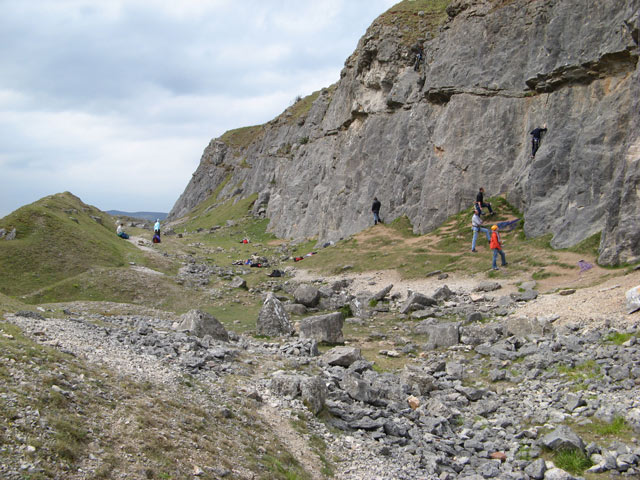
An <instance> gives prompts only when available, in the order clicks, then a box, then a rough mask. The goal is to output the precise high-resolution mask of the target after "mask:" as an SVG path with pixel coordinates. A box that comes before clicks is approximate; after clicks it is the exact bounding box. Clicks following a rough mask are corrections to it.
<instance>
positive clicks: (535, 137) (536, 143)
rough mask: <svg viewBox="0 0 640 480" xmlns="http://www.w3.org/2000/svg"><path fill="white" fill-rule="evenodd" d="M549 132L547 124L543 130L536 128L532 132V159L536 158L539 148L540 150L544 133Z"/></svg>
mask: <svg viewBox="0 0 640 480" xmlns="http://www.w3.org/2000/svg"><path fill="white" fill-rule="evenodd" d="M546 131H547V124H546V123H545V124H544V125H543V126H542V128H540V127H538V128H534V129H533V130H531V134H530V135H531V158H533V157H535V156H536V152H537V151H538V148H540V137H541V136H542V132H546Z"/></svg>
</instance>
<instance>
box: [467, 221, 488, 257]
mask: <svg viewBox="0 0 640 480" xmlns="http://www.w3.org/2000/svg"><path fill="white" fill-rule="evenodd" d="M471 229H472V230H473V240H471V251H472V252H475V251H476V240H478V232H484V234H485V235H486V236H487V242H489V243H490V242H491V234H490V233H489V229H488V228H484V227H483V226H482V219H481V218H480V215H478V212H477V211H475V212H473V217H471Z"/></svg>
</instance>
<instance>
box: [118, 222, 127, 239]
mask: <svg viewBox="0 0 640 480" xmlns="http://www.w3.org/2000/svg"><path fill="white" fill-rule="evenodd" d="M116 234H117V235H118V236H119V237H120V238H124V239H125V240H126V239H127V238H129V235H127V233H126V232H125V231H124V224H122V223H120V224H119V225H118V228H116Z"/></svg>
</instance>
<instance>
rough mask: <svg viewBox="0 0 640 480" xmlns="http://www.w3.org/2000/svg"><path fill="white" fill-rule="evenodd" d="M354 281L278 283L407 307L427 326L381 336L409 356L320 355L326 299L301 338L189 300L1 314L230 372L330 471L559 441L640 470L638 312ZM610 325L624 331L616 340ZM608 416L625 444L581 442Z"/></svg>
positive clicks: (500, 465) (350, 475)
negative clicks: (584, 319) (603, 314)
mask: <svg viewBox="0 0 640 480" xmlns="http://www.w3.org/2000/svg"><path fill="white" fill-rule="evenodd" d="M348 286H349V285H348V283H347V284H343V285H331V286H328V287H325V286H322V285H320V286H319V287H316V286H312V285H306V286H304V288H301V287H300V285H295V284H294V283H293V282H287V283H286V284H285V285H284V289H285V291H290V292H292V293H293V292H298V295H296V296H294V298H293V299H288V297H281V298H282V300H283V301H285V302H288V303H289V304H301V303H298V302H301V301H302V300H304V301H305V303H307V304H309V305H313V304H315V305H316V306H315V307H311V306H309V307H305V308H308V309H312V311H315V312H316V313H320V310H319V308H320V305H322V300H326V301H328V303H327V304H343V305H347V304H349V303H351V304H353V302H354V301H355V300H358V299H359V300H358V302H359V304H360V307H359V308H360V309H361V312H363V315H362V316H361V317H359V318H350V319H348V320H349V321H351V322H355V323H356V324H362V325H366V323H367V322H368V321H369V319H370V318H371V317H373V318H375V317H376V316H377V315H379V314H384V315H393V316H395V317H396V318H398V319H400V320H404V321H405V322H406V323H407V324H410V325H412V327H407V328H406V331H407V332H409V333H412V332H417V334H418V335H426V336H427V337H428V340H427V341H426V342H423V343H419V344H413V343H410V344H408V345H407V346H406V347H407V348H403V349H400V350H399V351H397V350H380V352H379V354H380V355H383V354H384V355H386V356H390V357H399V356H405V357H406V358H407V359H408V361H407V363H406V365H405V367H404V368H403V369H402V370H401V371H399V372H395V373H394V372H385V371H380V370H379V369H377V368H375V363H374V362H371V361H367V360H365V359H364V357H363V356H362V354H361V352H360V350H359V348H357V347H356V346H350V345H345V346H338V347H335V348H333V349H331V350H330V351H329V352H327V353H325V354H323V355H320V352H319V349H318V343H319V342H321V341H326V340H327V339H328V338H332V339H335V338H340V337H338V336H339V335H342V326H343V323H342V322H343V321H344V319H343V316H342V313H336V312H334V313H326V314H323V315H315V316H311V317H307V318H306V319H304V320H303V321H302V322H300V325H299V329H300V330H299V331H300V332H301V333H302V332H306V333H304V334H303V335H301V336H300V337H295V336H293V337H292V336H291V332H290V331H289V330H288V329H284V330H280V331H279V332H277V334H279V335H283V337H282V341H279V342H274V341H273V340H270V341H259V340H256V339H252V338H249V337H245V336H240V335H237V334H235V333H233V332H227V331H226V330H225V329H224V327H222V326H221V325H220V324H219V322H217V321H216V320H215V319H213V317H210V316H208V315H206V314H204V313H203V312H197V311H194V312H189V314H185V316H183V317H182V318H176V319H174V320H173V321H171V320H167V319H158V318H154V317H150V316H141V315H132V316H126V315H122V316H104V315H84V316H78V315H75V314H72V313H71V312H69V311H68V313H69V314H70V315H68V316H67V317H66V318H62V319H54V318H45V317H43V316H42V315H40V314H33V313H31V312H19V313H18V314H16V315H15V316H11V317H9V319H10V320H11V321H13V322H15V323H16V324H17V325H19V326H21V327H22V328H23V329H25V330H26V331H27V332H29V333H31V334H32V335H33V336H34V337H35V338H37V339H38V341H41V342H43V343H47V344H51V345H55V346H57V347H58V348H60V349H63V350H65V351H68V352H70V353H73V354H74V355H84V356H87V357H88V358H95V357H96V356H99V357H103V358H109V362H112V363H113V364H114V365H115V366H116V367H117V368H118V369H119V370H121V371H123V372H129V373H130V374H133V375H140V374H141V373H140V372H144V375H146V376H151V377H154V376H155V377H156V378H155V380H157V381H159V382H171V381H174V380H172V379H175V378H177V377H178V376H179V372H180V371H184V372H189V373H191V374H194V375H203V376H205V377H208V378H216V377H220V376H224V375H238V376H239V377H241V378H243V379H244V380H243V386H242V387H241V389H242V391H245V392H246V395H247V396H248V397H250V398H255V399H256V400H257V401H258V402H262V403H264V404H268V405H269V406H270V407H273V408H275V409H276V411H279V412H282V415H286V414H287V413H286V412H296V411H298V412H308V413H309V414H310V416H309V417H306V419H307V423H308V425H309V429H310V431H311V432H312V433H313V434H316V435H319V436H321V438H323V439H324V441H325V442H326V443H327V448H328V449H329V451H330V452H331V454H332V455H333V458H336V459H338V460H337V465H336V474H335V478H339V479H345V480H351V479H361V478H376V479H410V478H411V479H413V478H427V479H431V478H433V479H436V478H437V479H441V480H447V479H455V478H460V479H481V478H501V479H522V480H527V479H547V480H550V479H555V478H568V479H569V478H573V477H572V476H571V475H570V474H568V473H566V472H564V471H562V470H560V469H558V468H557V467H556V466H554V465H553V463H552V462H550V461H548V460H545V459H543V458H542V455H543V453H544V452H546V451H548V450H556V449H566V448H571V449H577V450H579V451H582V452H584V454H585V455H586V456H587V457H588V458H590V460H591V461H592V463H593V466H592V467H591V468H590V470H589V471H590V472H593V473H599V474H602V475H608V474H609V473H614V474H615V475H618V476H622V477H625V478H634V477H636V478H637V476H638V475H640V446H639V444H638V441H637V439H636V438H635V437H633V436H632V435H635V434H637V433H640V395H639V393H640V392H639V389H640V341H639V340H638V337H639V336H640V330H639V329H638V327H637V325H632V326H629V327H627V328H626V329H622V330H621V329H617V330H616V329H613V328H611V327H606V326H605V327H599V328H592V327H590V325H588V324H587V323H583V324H581V323H575V324H569V325H555V324H554V322H555V320H556V319H557V316H554V315H549V316H546V317H536V318H527V317H523V316H520V315H518V313H517V310H516V307H517V305H518V302H522V301H523V299H522V297H521V296H517V298H511V297H508V298H505V297H504V296H501V297H494V296H489V295H488V294H487V293H486V292H487V290H488V291H490V292H494V291H497V290H499V288H496V286H495V285H490V286H487V285H484V286H482V285H481V286H479V287H481V288H480V290H478V289H476V290H478V291H481V292H484V294H483V296H482V297H480V298H478V297H473V295H475V294H474V293H473V292H464V291H459V292H455V291H453V290H451V289H449V288H448V287H447V288H444V287H442V288H440V289H438V290H437V292H435V293H433V294H431V295H427V294H424V293H419V292H412V293H411V294H410V295H408V297H407V300H404V301H401V299H400V298H397V297H396V298H391V299H389V300H387V296H388V294H389V292H390V291H391V289H390V288H385V289H383V290H380V291H378V292H375V293H373V294H367V293H366V292H357V293H352V292H349V291H348ZM498 286H499V285H498ZM314 290H315V291H314ZM530 291H532V290H530ZM303 297H304V298H303ZM527 298H534V296H532V295H528V296H527ZM316 299H317V300H316ZM372 299H373V300H375V301H371V300H372ZM276 302H278V303H276ZM270 303H273V304H276V305H277V304H280V300H279V299H278V298H276V296H275V295H274V294H270V295H269V296H268V300H267V302H265V305H268V304H270ZM286 304H287V303H285V305H286ZM381 304H382V305H381ZM380 306H384V307H386V308H380ZM265 308H269V309H271V314H272V315H275V317H276V321H275V322H276V324H277V323H278V322H279V321H280V320H281V318H280V317H282V318H288V313H287V312H286V311H285V309H284V308H282V305H280V306H279V307H278V308H276V309H274V308H273V306H270V307H265ZM273 310H277V312H276V313H277V315H276V314H275V313H274V311H273ZM420 311H422V312H423V313H421V314H420V316H415V315H413V314H415V313H416V312H420ZM403 312H404V313H403ZM261 316H264V315H263V314H262V312H261ZM451 318H458V319H462V320H459V321H451ZM272 321H274V320H273V319H272ZM305 322H306V323H305ZM305 324H308V325H307V326H309V325H311V327H309V328H306V327H305ZM319 325H320V326H319ZM305 328H306V330H305ZM371 335H372V336H373V337H375V334H374V333H372V334H371ZM380 335H381V336H382V337H384V336H385V335H387V334H386V333H380ZM619 338H623V340H624V341H623V342H618V343H621V344H620V345H618V344H617V343H614V342H613V341H612V340H613V339H619ZM256 362H259V363H260V364H265V365H267V364H271V365H273V369H272V371H271V373H267V372H268V369H267V370H262V372H263V374H262V375H256V372H255V371H254V370H252V369H251V368H250V366H251V365H254V364H256ZM158 365H163V367H162V368H161V369H158V368H157V366H158ZM283 367H287V369H283ZM291 367H293V370H292V369H291ZM313 415H321V416H322V418H323V419H324V420H323V422H320V421H319V420H318V418H317V417H314V416H313ZM617 419H622V420H623V421H624V424H625V425H626V426H627V428H628V429H629V431H630V436H629V437H628V438H629V439H628V440H627V443H624V442H621V441H619V440H616V439H615V438H612V439H611V440H604V441H600V442H589V441H585V440H583V439H582V437H581V434H579V433H577V432H588V431H589V429H590V428H591V426H593V425H600V424H602V423H603V422H604V423H611V422H613V421H617ZM545 458H549V457H545Z"/></svg>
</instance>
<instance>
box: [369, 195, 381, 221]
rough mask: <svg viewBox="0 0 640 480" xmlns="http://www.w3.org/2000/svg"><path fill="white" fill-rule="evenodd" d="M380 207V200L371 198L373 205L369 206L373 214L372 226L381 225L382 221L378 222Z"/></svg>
mask: <svg viewBox="0 0 640 480" xmlns="http://www.w3.org/2000/svg"><path fill="white" fill-rule="evenodd" d="M381 206H382V205H381V204H380V200H378V197H373V205H371V211H372V212H373V224H374V225H377V224H378V223H382V220H380V207H381Z"/></svg>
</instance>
